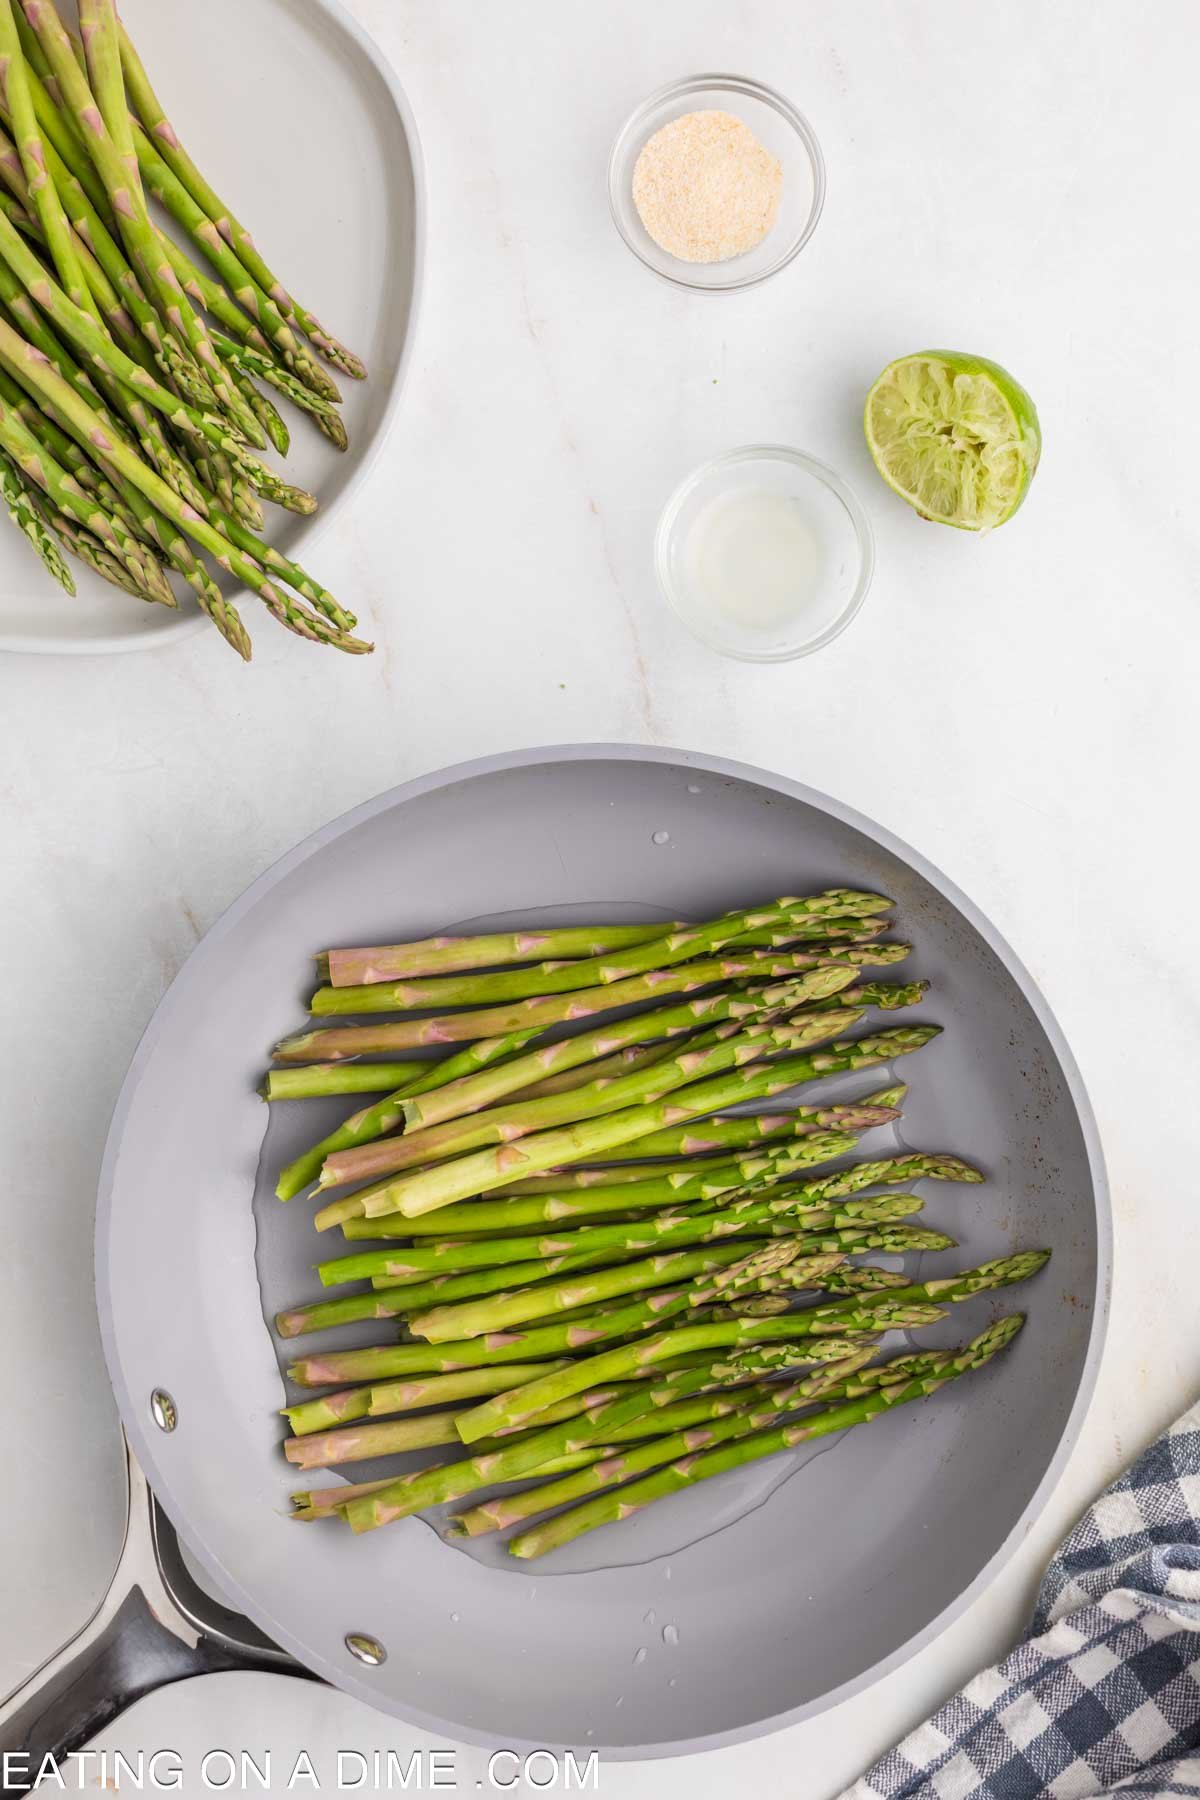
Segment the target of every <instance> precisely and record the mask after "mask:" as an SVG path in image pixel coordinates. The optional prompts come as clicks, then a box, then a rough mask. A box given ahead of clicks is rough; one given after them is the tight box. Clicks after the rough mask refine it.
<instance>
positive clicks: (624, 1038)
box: [401, 977, 825, 1131]
mask: <svg viewBox="0 0 1200 1800" xmlns="http://www.w3.org/2000/svg"><path fill="white" fill-rule="evenodd" d="M824 986H825V981H824V978H823V977H822V978H821V979H820V980H818V981H816V982H815V983H814V981H813V980H812V978H811V977H802V978H801V979H800V980H798V981H782V982H778V983H775V984H773V985H770V986H765V987H758V988H752V989H747V990H745V991H743V992H727V993H717V994H702V995H699V996H698V997H697V998H696V999H694V1000H682V1001H678V1002H677V1003H676V1004H674V1005H672V1006H665V1007H658V1008H656V1009H655V1010H654V1011H652V1012H644V1013H637V1014H635V1015H634V1016H633V1018H630V1019H617V1020H610V1021H609V1022H608V1024H606V1025H598V1026H596V1027H595V1028H594V1029H593V1030H591V1031H584V1032H579V1033H577V1034H576V1035H575V1036H574V1037H568V1038H559V1039H558V1040H557V1041H556V1042H555V1043H553V1044H542V1045H540V1046H539V1047H538V1048H537V1049H535V1050H529V1051H527V1052H526V1053H525V1054H524V1055H523V1056H520V1057H518V1058H517V1059H516V1060H515V1061H513V1062H510V1063H507V1064H505V1066H504V1067H503V1068H502V1069H489V1070H487V1071H485V1072H484V1073H483V1074H481V1075H477V1076H468V1077H467V1078H466V1079H465V1080H462V1081H455V1082H450V1083H447V1084H445V1085H444V1086H442V1087H440V1088H439V1089H438V1090H437V1091H436V1093H426V1094H421V1095H416V1096H414V1095H408V1096H406V1097H405V1104H404V1106H403V1108H402V1109H401V1110H402V1112H403V1117H404V1123H405V1126H406V1128H407V1129H408V1130H410V1131H424V1130H426V1129H428V1128H429V1127H430V1126H433V1125H440V1124H442V1123H444V1122H445V1121H446V1120H447V1119H454V1118H461V1117H462V1115H463V1114H465V1113H469V1112H478V1111H480V1110H481V1109H482V1108H483V1107H485V1106H490V1105H494V1104H495V1103H496V1102H497V1101H499V1100H502V1099H503V1098H504V1097H505V1096H506V1095H507V1094H509V1093H512V1092H514V1091H518V1090H520V1089H522V1088H525V1087H528V1086H531V1085H532V1084H534V1083H535V1082H537V1081H539V1080H540V1079H541V1078H542V1077H543V1076H546V1075H553V1074H556V1073H558V1072H560V1071H562V1070H565V1069H576V1068H578V1067H580V1066H581V1065H586V1064H589V1063H591V1062H593V1061H594V1060H595V1059H596V1058H599V1057H605V1056H608V1055H610V1054H611V1053H612V1052H613V1051H615V1050H621V1049H625V1048H628V1047H629V1046H631V1045H636V1044H643V1043H646V1042H653V1041H654V1040H656V1039H659V1038H670V1037H676V1036H678V1035H679V1034H680V1033H681V1032H692V1031H696V1030H697V1029H698V1028H699V1027H701V1026H703V1025H716V1024H719V1023H721V1022H722V1021H724V1020H739V1019H741V1020H751V1019H754V1018H756V1017H758V1016H759V1015H761V1014H763V1013H768V1012H774V1011H779V1010H787V1009H789V1008H792V1007H796V1006H800V1005H802V1004H803V1003H804V1001H805V999H806V998H807V997H808V996H809V995H810V994H811V993H812V992H814V991H816V992H818V993H819V992H820V991H821V990H822V989H823V988H824Z"/></svg>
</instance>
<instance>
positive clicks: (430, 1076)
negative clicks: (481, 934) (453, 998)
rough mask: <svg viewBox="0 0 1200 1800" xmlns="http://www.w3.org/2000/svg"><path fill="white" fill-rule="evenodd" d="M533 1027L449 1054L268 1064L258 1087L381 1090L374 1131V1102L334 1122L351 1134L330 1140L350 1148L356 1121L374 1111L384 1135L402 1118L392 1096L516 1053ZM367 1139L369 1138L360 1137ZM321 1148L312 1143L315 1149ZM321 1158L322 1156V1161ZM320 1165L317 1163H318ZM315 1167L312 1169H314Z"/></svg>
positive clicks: (293, 1091)
mask: <svg viewBox="0 0 1200 1800" xmlns="http://www.w3.org/2000/svg"><path fill="white" fill-rule="evenodd" d="M533 1036H534V1033H533V1032H531V1031H514V1032H510V1033H509V1034H508V1035H507V1036H506V1037H495V1038H479V1039H478V1040H477V1041H476V1042H474V1043H471V1044H467V1045H465V1046H464V1047H463V1049H461V1050H459V1051H457V1052H456V1053H455V1054H454V1055H453V1056H446V1057H442V1058H440V1059H439V1060H436V1061H432V1062H430V1061H425V1060H422V1061H414V1060H407V1061H405V1062H394V1063H383V1062H380V1063H303V1064H301V1065H299V1066H297V1067H295V1068H285V1069H269V1070H268V1071H267V1075H266V1078H265V1080H264V1081H263V1085H262V1087H261V1088H260V1089H259V1092H260V1093H261V1094H262V1097H263V1099H264V1100H314V1099H320V1098H322V1097H324V1096H327V1095H331V1094H383V1095H384V1098H383V1099H382V1100H380V1101H378V1102H376V1105H377V1106H378V1108H379V1113H378V1119H379V1120H380V1121H385V1122H384V1123H381V1124H380V1126H379V1129H378V1130H377V1131H375V1130H374V1126H375V1123H376V1118H375V1111H376V1108H375V1106H370V1107H364V1108H363V1110H362V1112H361V1113H353V1114H351V1116H350V1118H348V1119H347V1120H345V1122H344V1124H343V1125H341V1126H339V1127H338V1132H335V1133H331V1136H337V1135H338V1134H339V1133H340V1132H342V1131H349V1130H351V1129H353V1131H354V1133H355V1135H354V1136H352V1137H348V1139H347V1141H346V1143H345V1144H344V1145H343V1144H337V1145H335V1146H333V1147H334V1148H335V1149H344V1148H349V1146H350V1144H352V1143H355V1142H357V1131H358V1129H359V1126H358V1122H359V1120H360V1119H364V1120H365V1119H366V1118H367V1115H368V1113H369V1114H371V1115H372V1117H371V1120H370V1121H369V1122H368V1128H370V1129H371V1130H372V1134H373V1135H375V1136H379V1137H382V1136H383V1134H384V1133H385V1132H387V1131H394V1130H395V1129H396V1127H397V1125H400V1124H402V1123H403V1119H404V1115H403V1113H402V1112H401V1111H400V1109H399V1107H393V1106H392V1102H393V1101H397V1100H400V1099H406V1098H407V1097H408V1096H409V1095H410V1094H420V1093H424V1092H425V1091H426V1090H427V1089H430V1088H436V1087H441V1086H443V1084H445V1083H446V1082H450V1081H457V1080H458V1078H459V1077H460V1076H462V1075H470V1074H472V1073H474V1071H475V1070H476V1069H482V1068H486V1066H487V1064H488V1063H490V1062H496V1061H498V1060H500V1059H501V1058H504V1057H509V1056H515V1055H516V1054H517V1052H518V1051H519V1050H522V1049H524V1047H525V1045H526V1044H527V1043H528V1042H529V1040H530V1038H531V1037H533ZM364 1141H366V1142H370V1139H369V1138H368V1139H366V1140H364ZM318 1148H320V1146H319V1145H314V1149H318ZM323 1160H324V1158H323V1157H322V1161H323ZM318 1167H319V1165H318ZM315 1172H316V1171H315V1170H314V1174H315Z"/></svg>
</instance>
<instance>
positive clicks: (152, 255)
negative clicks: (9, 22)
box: [25, 0, 265, 446]
mask: <svg viewBox="0 0 1200 1800" xmlns="http://www.w3.org/2000/svg"><path fill="white" fill-rule="evenodd" d="M25 17H26V19H27V21H28V23H29V24H30V25H31V26H32V28H33V31H34V33H35V35H36V37H37V40H38V43H39V44H40V46H41V49H42V51H43V53H44V55H45V58H46V61H47V63H48V64H49V67H50V68H51V70H52V71H53V74H54V78H55V81H56V84H57V87H58V92H59V95H60V98H61V100H62V104H63V110H64V112H65V114H66V116H67V117H68V118H69V119H70V120H71V121H72V123H73V125H74V127H75V130H76V131H77V132H78V134H79V137H80V140H81V142H82V143H83V144H84V146H85V147H86V150H87V154H88V155H89V156H90V158H91V160H92V164H93V166H94V168H95V170H96V173H97V174H98V175H99V177H100V180H101V182H102V183H103V185H104V189H105V192H106V194H107V196H108V200H109V206H110V209H111V212H112V216H113V218H114V219H115V220H116V223H117V226H118V229H119V231H120V235H121V238H122V240H123V242H124V244H125V247H126V250H127V251H128V254H129V259H130V262H131V264H132V266H133V268H134V271H135V272H136V273H137V275H138V276H139V279H140V281H141V282H142V284H143V286H144V287H145V289H146V291H147V293H149V294H152V295H153V296H154V300H155V304H156V305H157V307H158V310H159V313H160V315H161V317H162V318H163V319H164V321H165V322H166V324H167V327H168V330H169V331H170V332H171V334H172V335H173V336H174V337H175V338H176V339H177V341H178V342H179V344H180V345H181V347H182V348H183V349H184V350H185V351H186V352H187V353H188V354H189V356H190V358H191V359H193V363H194V366H195V372H194V373H193V372H192V364H191V363H188V362H186V361H185V362H183V363H182V364H181V368H182V369H183V370H185V371H186V372H187V374H188V378H189V387H190V390H191V392H192V394H193V395H194V399H195V403H196V404H197V405H199V406H200V407H201V408H203V407H204V406H205V405H206V404H209V403H212V402H214V401H215V403H216V404H217V405H219V406H220V407H221V408H222V410H223V411H224V412H225V413H226V415H227V416H228V418H229V419H230V420H231V421H232V422H233V424H234V426H235V427H236V429H237V430H238V432H239V433H240V434H241V435H242V436H243V437H245V438H246V439H247V440H248V441H249V442H250V443H257V444H259V445H260V446H261V445H262V444H263V443H264V442H265V439H264V438H263V436H262V433H261V431H260V429H259V426H258V422H257V420H256V419H255V418H254V416H253V414H251V413H250V412H249V411H248V409H247V408H246V407H245V406H244V404H243V403H242V401H241V398H240V396H239V395H238V394H237V393H236V391H235V390H234V389H233V387H232V384H231V383H230V382H229V381H228V380H227V379H226V376H225V372H224V368H223V365H222V363H221V360H220V358H219V357H218V355H217V353H216V350H215V348H214V347H213V343H212V340H211V338H210V337H209V335H208V330H207V327H206V326H205V324H204V322H203V320H202V319H201V318H200V316H199V315H198V314H197V313H195V312H194V311H193V309H192V306H191V303H190V302H189V300H188V298H187V296H186V294H185V293H184V292H183V289H182V288H181V287H180V285H179V281H178V279H177V277H176V275H175V273H174V270H173V269H172V268H171V267H170V265H169V264H168V263H167V261H166V259H165V258H164V257H163V256H162V253H161V251H160V249H159V246H158V239H157V234H156V232H155V230H154V227H153V225H152V224H151V222H150V215H149V213H148V211H147V208H146V197H145V194H144V192H143V189H142V183H141V179H140V176H139V174H138V170H137V160H136V157H135V156H134V152H133V136H132V127H131V122H130V119H129V111H128V106H127V104H126V99H125V88H124V84H123V82H122V80H121V74H120V65H119V62H117V64H116V66H115V67H114V56H116V55H117V54H118V52H117V46H116V40H115V35H114V34H115V15H114V13H113V10H112V4H111V0H106V3H102V0H83V5H82V7H81V12H80V22H81V25H82V26H83V27H84V30H85V32H86V51H87V57H88V63H89V72H90V75H91V78H92V80H93V81H97V83H98V86H99V89H100V93H99V97H97V96H96V95H94V94H93V92H92V88H91V86H90V84H89V79H88V75H87V74H85V73H84V70H83V69H82V68H81V67H80V65H79V63H78V62H77V61H76V58H75V53H74V51H73V49H72V46H71V41H70V38H69V37H68V35H67V32H66V30H65V28H64V27H63V24H62V21H61V20H60V19H59V17H58V14H57V13H56V12H55V10H54V8H53V7H52V6H44V5H42V4H41V3H40V0H25ZM97 71H99V73H98V74H97ZM114 132H115V133H116V137H115V138H114V135H113V134H114ZM143 373H144V372H143Z"/></svg>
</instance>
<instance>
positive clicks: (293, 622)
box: [0, 215, 371, 653]
mask: <svg viewBox="0 0 1200 1800" xmlns="http://www.w3.org/2000/svg"><path fill="white" fill-rule="evenodd" d="M6 224H7V221H6V220H4V219H3V217H2V215H0V237H2V236H3V230H4V227H5V225H6ZM114 354H120V353H119V352H114ZM0 357H2V358H3V360H4V362H5V363H6V365H7V366H8V367H9V368H10V369H13V370H19V371H20V372H21V378H22V379H23V380H24V381H25V382H26V383H27V385H28V386H29V387H30V388H31V389H32V390H35V391H36V392H37V394H38V395H39V397H40V398H41V399H43V400H44V401H46V402H48V403H49V404H50V405H51V406H53V408H54V409H55V411H56V413H57V414H58V415H59V416H60V417H62V418H63V419H64V420H65V421H66V423H67V425H68V427H69V429H70V430H71V431H72V433H73V435H75V436H76V437H77V438H78V440H79V441H80V442H81V443H87V444H90V445H91V446H93V447H94V448H95V449H96V450H97V451H99V452H100V453H101V455H102V456H103V457H104V458H105V460H106V461H108V462H111V463H112V464H113V465H114V467H115V468H117V470H118V471H119V472H120V473H121V474H122V475H123V476H125V477H126V478H127V479H128V480H129V481H130V482H131V483H132V484H133V485H134V486H135V487H136V488H138V489H139V490H140V491H141V492H142V493H143V494H145V495H146V496H147V498H148V499H149V500H151V501H152V503H153V504H154V506H155V507H156V508H157V509H158V510H159V511H161V512H163V513H165V514H166V515H167V517H168V518H170V519H173V520H174V521H175V522H176V523H177V524H178V525H180V526H181V527H182V529H183V530H184V531H185V532H187V534H188V535H189V536H190V537H192V538H193V539H195V541H196V542H197V543H198V544H200V545H201V546H202V548H204V549H206V550H209V551H211V553H212V554H213V555H214V556H215V557H216V559H217V561H218V562H219V563H220V564H221V565H222V567H224V568H227V569H229V570H231V572H232V573H233V574H235V575H237V577H238V579H239V580H241V581H243V582H244V583H245V585H246V586H247V587H249V588H251V589H252V590H253V591H254V592H255V593H257V594H258V595H259V597H260V598H261V599H262V600H264V601H265V603H266V605H267V607H268V608H269V610H270V611H271V612H272V613H274V615H275V616H276V617H277V618H278V619H279V620H280V622H281V623H283V624H285V625H286V626H287V627H288V629H289V630H292V631H295V632H297V633H298V634H299V635H300V636H302V637H308V638H311V639H313V640H314V641H316V642H318V643H326V644H332V645H333V646H334V647H335V648H337V649H339V650H348V651H352V652H355V653H361V652H363V651H366V650H369V649H370V648H371V646H370V645H368V644H364V643H362V642H361V641H360V640H359V639H358V638H353V637H350V636H348V635H346V634H345V633H342V632H339V631H338V630H337V629H336V628H335V627H333V626H332V625H330V624H329V622H328V621H327V620H325V619H324V618H322V617H321V616H320V615H317V614H314V613H309V612H307V611H302V610H301V609H300V608H299V607H297V606H296V604H295V603H294V602H293V601H291V600H289V599H288V598H287V597H286V596H285V595H281V594H280V593H279V592H278V591H277V590H276V589H275V588H273V587H272V586H271V584H270V583H269V582H268V581H267V579H266V577H265V576H264V575H263V573H262V571H261V569H260V568H259V566H258V565H257V564H256V563H254V562H252V561H251V559H250V558H249V557H246V556H243V555H242V553H241V552H240V551H239V550H237V549H236V548H235V547H234V546H233V545H232V544H230V543H229V542H228V540H227V539H225V538H223V537H222V536H221V535H220V534H219V533H218V532H217V531H215V530H214V529H213V528H212V526H211V525H209V524H208V522H207V521H206V520H204V519H201V518H200V517H199V515H198V514H197V513H196V512H195V510H194V509H193V508H192V507H189V506H187V505H186V504H185V503H184V502H182V501H181V500H180V499H179V497H178V495H176V494H175V493H174V492H173V491H172V490H171V489H170V488H169V487H168V486H167V484H166V482H165V481H163V480H162V478H161V476H159V475H158V474H157V473H156V472H155V471H154V470H153V469H151V468H150V467H149V466H148V465H147V464H145V463H143V462H142V461H141V460H140V458H139V457H137V456H136V455H134V454H133V452H132V451H131V450H129V449H128V447H127V446H126V445H125V444H124V443H122V442H121V441H120V440H119V439H117V438H115V437H114V436H112V435H111V434H110V433H108V432H107V431H106V430H105V429H104V427H103V425H102V424H101V423H100V422H98V421H97V419H96V417H95V415H94V414H93V413H92V411H91V409H90V408H89V407H88V406H87V404H86V403H85V402H84V401H83V400H82V399H81V398H80V397H79V396H78V395H77V394H76V393H75V392H74V390H73V389H72V388H71V387H70V386H69V384H68V383H67V382H66V381H64V380H63V378H62V377H61V376H60V375H59V374H58V373H57V371H56V370H54V369H52V368H50V367H49V366H48V365H47V364H45V363H44V362H43V361H42V360H41V359H40V358H39V356H38V354H37V352H35V351H34V350H33V348H32V346H31V345H29V344H27V343H26V342H25V341H24V339H22V338H21V337H19V336H18V335H17V333H16V332H15V331H13V329H12V328H11V326H9V325H8V324H7V323H6V322H5V321H4V320H2V319H0ZM132 366H133V367H135V368H136V366H137V365H136V364H134V365H132ZM143 373H144V371H143ZM164 391H165V390H164Z"/></svg>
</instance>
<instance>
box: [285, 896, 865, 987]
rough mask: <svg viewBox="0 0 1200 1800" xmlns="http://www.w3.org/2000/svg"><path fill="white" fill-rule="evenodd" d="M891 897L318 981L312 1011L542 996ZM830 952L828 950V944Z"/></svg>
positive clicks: (784, 907) (812, 903) (604, 982)
mask: <svg viewBox="0 0 1200 1800" xmlns="http://www.w3.org/2000/svg"><path fill="white" fill-rule="evenodd" d="M890 904H891V902H890V901H888V900H884V899H882V898H881V897H880V896H878V895H865V894H849V893H846V892H844V891H842V890H832V891H831V892H830V893H829V894H827V895H817V896H815V897H814V898H812V899H809V900H791V899H787V900H777V901H775V902H774V903H773V904H772V905H770V906H765V907H759V908H755V909H751V910H750V911H745V912H737V913H727V914H726V915H725V916H724V917H723V918H720V919H714V920H713V921H712V923H711V924H708V925H693V926H684V927H682V928H680V929H678V930H675V931H669V932H667V933H665V934H664V935H663V936H661V937H657V938H651V939H650V940H649V941H648V942H645V943H641V944H629V945H626V946H624V947H623V948H622V949H620V950H613V951H605V952H602V953H601V954H600V955H599V956H591V957H584V958H581V959H580V960H579V961H573V962H568V963H558V962H542V963H537V964H534V965H533V966H532V967H530V968H513V969H501V970H498V971H496V972H494V973H491V974H488V973H484V974H480V973H477V972H471V973H468V974H463V975H442V976H438V977H435V978H434V979H433V980H432V981H385V982H371V983H367V984H365V985H362V986H358V987H322V988H318V989H317V991H316V993H315V994H314V995H313V997H312V1001H311V1002H310V1006H309V1010H310V1012H313V1013H317V1014H323V1013H364V1012H398V1011H402V1010H404V1009H405V1008H408V1007H440V1006H488V1005H492V1004H493V1003H495V1002H497V1001H500V1000H524V999H533V998H539V997H541V996H542V995H545V994H556V993H567V992H573V991H576V990H578V989H580V988H589V987H608V986H610V985H611V984H612V983H613V982H618V981H628V980H629V979H630V978H631V977H632V976H634V975H648V974H651V973H653V972H655V971H657V970H660V969H668V968H671V967H673V966H674V965H676V964H677V963H682V962H692V961H694V960H695V959H696V958H697V957H698V956H701V955H703V954H706V953H708V954H711V953H712V952H714V951H717V950H720V949H721V948H723V947H724V946H725V945H726V944H730V943H732V942H734V941H735V940H736V939H737V938H738V937H739V936H740V935H741V934H742V933H744V932H754V931H757V930H759V929H761V928H763V927H771V926H774V925H776V924H790V923H792V922H793V921H801V920H803V919H804V918H806V917H809V916H812V915H813V914H819V915H821V916H825V915H827V914H828V915H832V916H835V917H836V916H837V914H838V913H839V912H843V913H845V912H855V913H858V912H863V913H867V912H870V911H871V910H882V909H884V908H886V907H888V906H890ZM830 954H833V951H832V950H831V952H830Z"/></svg>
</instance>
